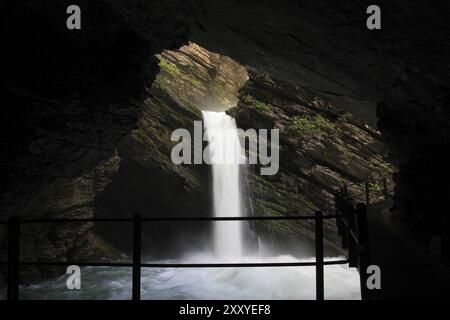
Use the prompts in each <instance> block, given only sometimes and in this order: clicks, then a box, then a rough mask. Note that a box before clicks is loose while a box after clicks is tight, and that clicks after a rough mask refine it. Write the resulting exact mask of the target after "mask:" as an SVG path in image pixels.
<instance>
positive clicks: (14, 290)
mask: <svg viewBox="0 0 450 320" xmlns="http://www.w3.org/2000/svg"><path fill="white" fill-rule="evenodd" d="M19 250H20V219H19V217H10V218H9V221H8V294H7V298H8V300H19V259H20V251H19Z"/></svg>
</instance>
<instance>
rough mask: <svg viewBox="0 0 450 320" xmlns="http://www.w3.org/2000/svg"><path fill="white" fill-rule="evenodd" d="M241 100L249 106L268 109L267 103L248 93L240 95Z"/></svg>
mask: <svg viewBox="0 0 450 320" xmlns="http://www.w3.org/2000/svg"><path fill="white" fill-rule="evenodd" d="M241 100H242V101H243V102H244V103H245V104H247V105H250V106H254V107H255V108H256V109H259V110H267V109H269V105H268V104H266V103H264V102H261V101H259V100H258V99H256V98H255V97H253V96H251V95H249V94H246V95H243V96H242V97H241Z"/></svg>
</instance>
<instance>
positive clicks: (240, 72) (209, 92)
mask: <svg viewBox="0 0 450 320" xmlns="http://www.w3.org/2000/svg"><path fill="white" fill-rule="evenodd" d="M157 57H158V59H159V60H160V63H159V66H160V67H161V73H160V75H159V78H160V81H159V84H161V86H163V87H164V88H165V89H167V90H170V93H171V95H172V96H173V98H174V99H176V100H178V101H181V102H183V103H184V104H188V105H191V106H193V107H195V108H196V109H200V110H223V109H224V108H229V107H232V106H235V105H236V103H237V93H238V91H239V89H240V88H241V87H242V85H243V84H244V82H245V81H246V80H247V70H246V69H245V68H244V67H243V66H241V65H240V64H238V63H236V62H235V61H233V60H231V59H230V58H228V57H226V56H222V55H220V54H217V53H213V52H209V51H207V50H205V49H204V48H202V47H200V46H198V45H197V44H195V43H190V44H189V45H186V46H183V47H181V48H180V49H179V50H175V51H169V50H165V51H164V52H162V53H161V54H160V55H157Z"/></svg>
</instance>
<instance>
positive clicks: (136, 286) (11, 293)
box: [0, 194, 364, 300]
mask: <svg viewBox="0 0 450 320" xmlns="http://www.w3.org/2000/svg"><path fill="white" fill-rule="evenodd" d="M340 196H343V195H342V194H341V195H339V194H338V195H337V197H338V198H339V197H340ZM338 198H336V199H338ZM342 199H344V200H345V201H348V199H347V198H346V197H343V198H342ZM336 210H337V212H338V213H337V214H325V215H324V214H323V213H322V211H317V212H316V213H315V215H287V216H248V217H149V218H143V217H142V216H141V215H139V214H135V215H134V217H133V218H75V219H73V218H59V219H46V218H43V219H27V220H23V219H20V218H19V217H18V216H12V217H10V219H9V221H7V222H0V223H2V224H4V223H7V224H8V229H9V231H8V232H9V234H8V238H9V240H8V243H9V244H8V261H7V262H4V261H0V264H5V263H6V264H7V265H8V299H11V300H17V299H18V298H19V292H18V290H19V267H20V265H35V266H39V265H41V266H43V265H47V266H67V265H78V266H93V267H96V266H99V267H101V266H105V267H106V266H112V267H114V266H115V267H131V268H132V297H133V300H140V288H141V283H140V281H141V268H146V267H147V268H227V267H301V266H315V267H316V299H318V300H323V299H324V266H325V265H333V264H346V263H349V264H350V265H351V264H352V263H353V261H355V260H356V259H358V257H360V255H361V250H362V249H364V248H363V247H362V246H360V243H359V239H358V238H359V232H358V236H357V235H356V234H355V233H354V232H353V230H351V229H352V228H353V227H352V226H350V225H348V224H346V227H347V229H348V232H349V233H350V236H351V237H352V238H354V241H355V243H356V246H357V248H356V249H355V248H353V251H352V253H350V252H349V255H348V257H347V259H341V260H327V261H325V260H324V254H323V239H324V234H323V220H324V219H337V220H343V219H344V218H348V219H352V221H353V216H354V215H355V216H356V213H357V211H354V210H350V211H348V210H347V209H345V210H344V211H343V212H344V213H342V211H340V209H339V208H336ZM251 220H315V244H316V255H315V261H303V262H258V263H245V262H243V263H142V261H141V256H142V250H141V242H142V239H141V237H142V230H141V226H142V223H145V222H150V221H153V222H155V221H156V222H157V221H251ZM73 222H133V251H132V252H133V256H132V262H106V261H105V262H82V261H79V262H75V261H59V262H50V261H49V262H45V261H36V262H34V261H20V259H19V250H20V225H21V224H31V223H73ZM355 250H356V251H355ZM360 274H361V273H360ZM11 276H12V277H11ZM361 290H362V288H361Z"/></svg>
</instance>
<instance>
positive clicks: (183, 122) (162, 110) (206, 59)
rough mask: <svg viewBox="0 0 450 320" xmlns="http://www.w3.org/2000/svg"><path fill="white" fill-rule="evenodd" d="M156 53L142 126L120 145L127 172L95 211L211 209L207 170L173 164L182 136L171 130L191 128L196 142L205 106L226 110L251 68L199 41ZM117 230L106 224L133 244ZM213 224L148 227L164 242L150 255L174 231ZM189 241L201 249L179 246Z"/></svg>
mask: <svg viewBox="0 0 450 320" xmlns="http://www.w3.org/2000/svg"><path fill="white" fill-rule="evenodd" d="M157 57H158V59H159V66H160V72H159V74H158V76H157V77H156V79H155V81H154V83H153V85H152V87H151V88H150V89H149V95H150V98H149V99H147V100H146V101H145V103H144V111H143V113H142V114H141V116H140V118H139V121H138V127H137V128H136V129H135V130H133V131H132V132H131V134H130V135H129V136H128V137H126V138H125V139H124V140H123V141H122V142H121V143H120V145H119V147H118V153H119V156H120V157H121V159H122V162H121V165H120V169H119V172H118V174H117V176H115V177H114V179H113V182H112V183H111V184H110V185H109V186H108V187H107V188H106V190H105V191H104V192H102V193H101V194H100V195H99V196H98V197H97V199H96V202H95V214H96V216H105V217H107V216H130V215H132V214H134V213H140V214H142V215H144V216H177V217H179V216H191V217H193V216H208V215H209V214H210V212H211V203H210V199H211V195H210V183H209V170H208V167H207V166H206V165H199V164H183V165H177V164H174V163H173V162H172V159H171V152H172V147H173V146H175V145H176V144H177V143H178V142H179V141H171V135H172V132H173V131H174V130H175V129H178V128H182V129H187V130H189V132H190V133H191V137H192V139H193V138H194V121H201V120H202V115H201V112H200V110H211V109H222V110H224V109H225V108H226V107H229V106H230V105H232V104H235V103H236V100H237V93H238V90H239V89H240V87H241V86H242V85H243V82H244V81H245V80H246V70H245V68H244V67H242V66H240V65H239V64H238V63H236V62H234V61H233V60H231V59H230V58H227V57H224V56H221V55H219V54H215V53H212V52H209V51H207V50H205V49H203V48H201V47H199V46H198V45H195V44H189V45H186V46H182V47H181V48H180V49H179V50H171V51H169V50H165V51H163V52H162V53H161V54H158V55H157ZM192 142H193V141H192ZM191 145H192V146H193V147H194V145H193V143H191ZM192 154H193V150H192ZM117 228H118V229H117V232H111V226H110V227H109V228H108V229H105V230H104V234H105V237H108V234H109V235H110V236H109V237H108V239H109V240H111V241H113V242H114V243H116V244H117V246H119V247H121V248H126V245H127V244H129V243H128V242H127V240H126V239H124V238H125V237H118V236H117V235H118V234H120V228H122V229H123V226H118V227H117ZM210 229H211V228H210V227H209V226H207V225H205V224H195V223H183V224H176V223H173V224H171V225H168V224H167V223H162V224H161V223H159V224H158V223H156V224H149V226H148V228H147V229H146V230H145V234H146V237H147V242H148V243H155V242H158V243H159V245H158V246H150V248H148V250H146V252H153V253H160V254H164V253H165V252H166V251H168V250H169V249H170V248H168V247H170V241H171V239H173V238H175V236H176V238H183V237H184V238H186V237H188V236H189V235H192V234H198V233H206V232H208V231H209V230H210ZM111 234H112V235H113V236H112V237H111ZM162 239H164V240H163V241H162ZM197 240H198V239H197ZM161 242H163V243H161ZM165 244H168V246H165ZM185 245H188V246H189V247H190V249H192V247H195V245H193V243H192V241H184V243H182V244H181V245H180V244H179V243H177V247H178V249H179V250H183V248H182V247H183V246H185ZM198 245H199V246H200V245H201V244H198Z"/></svg>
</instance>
